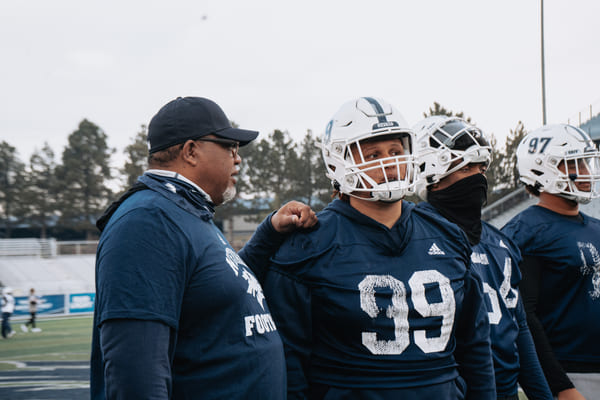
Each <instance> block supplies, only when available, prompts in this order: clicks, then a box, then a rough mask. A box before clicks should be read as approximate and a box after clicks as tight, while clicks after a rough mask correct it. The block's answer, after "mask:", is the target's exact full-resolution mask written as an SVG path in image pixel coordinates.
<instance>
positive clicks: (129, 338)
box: [90, 97, 316, 400]
mask: <svg viewBox="0 0 600 400" xmlns="http://www.w3.org/2000/svg"><path fill="white" fill-rule="evenodd" d="M257 135H258V132H255V131H249V130H244V129H237V128H233V127H232V126H231V123H230V122H229V120H228V118H227V117H226V116H225V113H224V112H223V110H222V109H221V108H220V107H219V106H218V105H217V104H216V103H215V102H213V101H211V100H208V99H205V98H202V97H183V98H182V97H178V98H177V99H175V100H173V101H171V102H169V103H167V104H166V105H165V106H164V107H162V108H161V109H160V110H159V111H158V113H157V114H156V115H155V116H154V117H153V118H152V120H151V121H150V125H149V128H148V146H149V157H148V165H149V168H150V169H149V170H148V171H146V172H145V173H144V175H142V176H141V177H140V178H139V179H138V182H137V184H136V185H134V186H133V187H132V188H131V189H130V190H128V191H127V192H126V193H125V194H124V195H123V196H122V197H121V198H120V199H119V200H117V201H115V202H114V203H113V204H112V205H111V206H110V207H109V208H108V209H107V211H106V212H105V214H104V215H103V216H102V217H100V219H99V220H98V221H97V223H96V225H97V226H98V228H99V229H100V230H101V231H102V235H101V236H100V242H99V244H98V250H97V254H96V303H95V311H94V333H93V339H92V358H91V382H90V383H91V384H90V391H91V398H92V399H94V400H95V399H130V398H131V399H133V398H136V399H137V398H139V399H197V398H202V399H249V398H252V399H267V400H269V399H284V398H285V396H286V366H285V362H284V357H283V347H282V344H281V339H280V338H279V334H278V332H277V327H276V326H275V324H274V323H273V319H272V318H271V314H270V311H269V308H268V306H267V303H266V301H265V298H264V296H263V293H262V288H261V285H260V283H259V279H260V278H261V277H262V275H263V273H264V268H265V267H266V265H267V261H268V258H269V257H270V256H271V255H272V254H273V253H274V252H275V251H276V250H277V248H278V247H279V245H280V244H281V242H282V241H283V240H284V238H285V234H286V233H287V232H290V231H292V230H295V229H299V228H306V227H311V226H313V225H314V224H315V223H316V216H315V214H314V212H313V211H312V210H311V209H310V208H309V207H308V206H306V205H304V204H302V203H299V202H290V203H287V204H286V205H284V206H283V207H282V208H281V209H279V210H278V211H277V212H276V213H274V214H273V215H272V216H270V217H267V218H266V219H265V221H263V223H262V224H260V225H259V227H258V228H257V230H256V232H255V234H254V236H253V237H252V239H251V240H250V241H249V242H248V243H247V244H246V246H244V248H243V249H242V250H241V251H240V253H239V255H238V254H237V253H236V252H235V251H234V250H233V248H232V247H231V246H230V244H229V243H228V242H227V240H226V239H225V237H224V236H223V234H222V233H221V231H220V230H219V229H218V228H217V227H216V226H215V224H214V222H213V214H214V207H215V206H217V205H219V204H222V203H223V202H225V201H227V200H230V199H232V198H233V197H235V183H236V175H237V174H238V170H239V164H240V163H241V161H242V159H241V157H240V155H239V154H238V149H239V146H244V145H246V144H248V143H250V142H251V141H252V140H254V139H255V138H256V137H257Z"/></svg>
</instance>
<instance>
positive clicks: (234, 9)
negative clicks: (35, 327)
mask: <svg viewBox="0 0 600 400" xmlns="http://www.w3.org/2000/svg"><path fill="white" fill-rule="evenodd" d="M544 7H545V20H544V24H545V44H546V46H545V50H546V98H547V115H548V122H567V119H569V118H570V119H571V122H575V123H577V116H578V113H579V112H580V111H581V112H583V117H584V118H588V117H589V106H590V105H594V106H595V109H594V111H593V112H594V114H596V113H598V112H599V111H600V1H598V0H569V1H564V0H546V1H545V2H544ZM0 51H1V54H0V140H4V141H7V142H8V143H9V144H11V145H13V146H15V147H17V149H18V151H19V156H20V157H21V159H22V160H23V161H27V160H28V158H29V156H30V155H31V153H32V151H33V150H34V149H36V148H37V149H40V148H41V147H42V146H43V143H44V142H45V141H47V142H48V143H49V144H50V146H51V147H52V148H53V149H54V150H55V152H56V155H57V159H60V155H61V154H62V150H63V148H64V146H65V145H66V144H67V138H68V136H69V135H70V134H71V133H72V132H73V131H74V130H76V129H77V126H78V124H79V122H80V121H81V120H82V119H83V118H87V119H88V120H90V121H92V122H93V123H95V124H97V125H98V126H100V127H101V128H102V129H103V130H104V131H105V132H106V134H107V135H108V138H109V145H110V146H111V147H115V148H117V151H118V152H119V153H122V151H123V149H124V147H125V146H126V145H127V144H129V143H130V142H131V140H132V138H133V137H134V136H135V134H136V133H137V132H138V131H139V130H140V125H141V124H147V123H148V122H149V120H150V118H151V117H152V116H153V115H154V114H155V113H156V111H157V110H158V109H159V108H160V107H161V106H162V105H163V104H165V103H166V102H168V101H170V100H171V99H173V98H175V97H177V96H203V97H208V98H210V99H212V100H214V101H216V102H217V103H219V104H220V105H221V106H222V107H223V109H224V110H225V112H226V114H227V116H228V117H229V118H230V119H231V120H234V121H235V122H237V123H238V124H239V125H240V126H241V127H243V128H248V129H256V130H259V131H260V132H261V136H259V138H260V137H266V136H267V135H268V134H269V133H270V132H272V131H273V130H274V129H282V130H287V131H288V132H289V133H290V134H291V135H292V137H294V138H295V139H297V140H300V139H301V137H302V136H303V135H304V134H305V132H306V130H307V129H312V130H313V131H314V132H315V133H321V132H322V130H323V128H324V127H325V125H326V123H327V121H328V120H329V118H330V117H331V116H332V115H333V114H334V113H335V111H337V109H338V108H339V107H340V105H341V104H343V103H344V102H346V101H347V100H350V99H352V98H354V97H358V96H376V97H382V98H384V99H386V100H388V101H390V102H391V103H393V104H394V105H396V107H397V108H398V109H399V110H400V112H401V113H402V114H403V115H404V116H405V118H406V119H407V121H408V122H409V123H410V124H411V125H412V124H414V123H416V122H417V121H418V120H419V119H421V118H422V116H423V112H425V111H427V109H428V108H429V107H430V106H431V105H432V104H433V102H434V101H437V102H439V103H441V104H442V105H443V106H445V107H446V108H449V109H451V110H453V111H463V112H464V113H465V114H466V115H468V116H470V117H471V118H472V120H473V121H474V122H475V123H476V124H477V125H478V126H479V127H480V128H482V129H483V130H484V131H486V132H488V133H493V134H494V135H495V136H496V137H497V138H499V140H500V141H501V142H503V140H504V137H505V136H506V134H507V133H508V132H509V130H510V129H514V128H515V126H516V125H517V122H518V121H519V120H521V121H523V123H524V124H525V127H526V128H527V129H535V128H537V127H539V126H540V125H541V124H542V106H541V97H542V96H541V73H540V71H541V66H540V0H502V1H498V0H496V1H488V0H454V1H449V0H411V1H409V0H370V1H365V0H363V1H353V0H339V1H338V0H335V1H328V0H319V1H316V0H314V1H313V0H303V1H294V2H291V1H284V0H279V1H277V0H204V1H200V0H197V1H180V0H169V1H154V0H144V1H138V0H135V1H127V0H119V1H113V0H103V1H81V0H53V1H47V0H31V1H28V0H23V1H4V2H2V5H1V6H0Z"/></svg>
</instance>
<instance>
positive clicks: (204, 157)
mask: <svg viewBox="0 0 600 400" xmlns="http://www.w3.org/2000/svg"><path fill="white" fill-rule="evenodd" d="M205 139H217V140H220V138H217V137H215V136H214V135H209V136H206V137H205ZM194 146H195V148H196V155H195V158H196V160H197V165H196V166H195V168H194V175H195V177H196V179H195V182H196V183H197V184H198V186H200V187H201V188H202V190H204V191H206V193H208V194H209V195H210V197H211V199H212V201H213V203H214V204H215V205H220V204H222V203H224V202H226V201H229V200H232V199H233V198H234V197H235V194H236V189H235V184H236V182H237V179H236V176H237V174H238V173H239V165H240V163H241V162H242V158H241V157H240V155H239V154H238V148H239V143H238V142H234V141H230V143H215V142H209V141H204V140H202V139H199V140H196V141H194Z"/></svg>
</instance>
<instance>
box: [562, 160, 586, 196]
mask: <svg viewBox="0 0 600 400" xmlns="http://www.w3.org/2000/svg"><path fill="white" fill-rule="evenodd" d="M558 169H559V170H560V171H561V172H563V173H566V174H567V175H569V177H570V178H571V180H572V181H574V183H575V186H576V187H577V190H579V191H582V192H589V191H591V190H592V183H591V181H590V180H580V179H577V178H578V177H579V176H582V175H590V167H589V165H588V161H587V160H586V159H582V158H580V159H577V160H567V168H566V170H565V162H564V161H561V162H560V164H558Z"/></svg>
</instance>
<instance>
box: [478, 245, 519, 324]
mask: <svg viewBox="0 0 600 400" xmlns="http://www.w3.org/2000/svg"><path fill="white" fill-rule="evenodd" d="M503 275H504V279H503V280H502V284H501V285H500V289H499V290H500V297H501V298H502V301H503V302H504V304H505V305H506V308H515V307H516V306H517V302H518V300H519V292H518V291H517V289H515V288H513V287H512V286H511V285H510V279H511V276H512V261H511V259H510V257H506V258H505V259H504V274H503ZM483 292H484V293H485V294H487V295H488V297H489V299H490V305H491V307H492V309H491V310H490V311H488V318H489V320H490V324H492V325H498V324H499V323H500V320H501V319H502V310H501V309H500V301H499V299H498V292H497V291H496V290H495V289H494V288H493V287H491V286H490V285H489V284H488V283H487V282H483Z"/></svg>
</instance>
